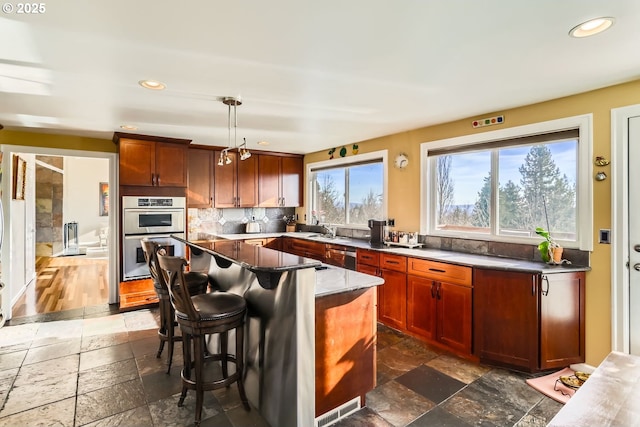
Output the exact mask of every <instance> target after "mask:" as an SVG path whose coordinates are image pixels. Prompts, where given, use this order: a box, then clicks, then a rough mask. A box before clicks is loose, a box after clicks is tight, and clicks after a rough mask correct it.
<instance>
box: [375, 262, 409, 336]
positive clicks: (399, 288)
mask: <svg viewBox="0 0 640 427" xmlns="http://www.w3.org/2000/svg"><path fill="white" fill-rule="evenodd" d="M381 276H382V278H383V279H384V284H382V285H380V286H378V320H379V321H380V322H382V323H384V324H385V325H387V326H391V327H392V328H395V329H399V330H401V331H402V330H405V329H406V326H407V274H406V273H402V272H399V271H393V270H382V273H381Z"/></svg>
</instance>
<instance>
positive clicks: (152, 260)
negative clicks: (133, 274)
mask: <svg viewBox="0 0 640 427" xmlns="http://www.w3.org/2000/svg"><path fill="white" fill-rule="evenodd" d="M140 244H141V245H142V252H143V253H144V260H145V261H146V263H147V267H149V273H151V278H152V279H153V281H154V283H156V284H158V285H163V284H164V282H163V281H162V279H161V278H159V277H158V276H159V275H158V255H157V254H158V250H159V249H160V248H161V245H160V244H159V243H157V242H154V241H153V240H149V239H147V238H144V239H142V240H141V242H140ZM162 287H163V288H166V285H165V286H162Z"/></svg>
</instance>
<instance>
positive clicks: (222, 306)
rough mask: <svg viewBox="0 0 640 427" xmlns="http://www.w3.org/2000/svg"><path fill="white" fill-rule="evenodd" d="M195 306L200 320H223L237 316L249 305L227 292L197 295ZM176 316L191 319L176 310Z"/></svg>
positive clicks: (193, 298) (242, 299)
mask: <svg viewBox="0 0 640 427" xmlns="http://www.w3.org/2000/svg"><path fill="white" fill-rule="evenodd" d="M191 301H193V306H194V308H195V309H196V311H197V312H198V313H199V314H200V320H202V321H208V320H223V319H226V318H230V317H234V316H237V315H239V314H241V313H243V312H244V311H245V310H246V309H247V303H246V302H245V300H244V298H242V297H241V296H239V295H236V294H232V293H227V292H210V293H208V294H202V295H195V296H193V297H192V298H191ZM176 316H178V318H181V319H185V320H194V319H189V318H188V316H187V315H186V314H184V313H181V312H179V311H178V310H176Z"/></svg>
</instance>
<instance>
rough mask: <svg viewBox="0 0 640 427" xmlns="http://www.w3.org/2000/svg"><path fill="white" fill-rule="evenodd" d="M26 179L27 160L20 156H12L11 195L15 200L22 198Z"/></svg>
mask: <svg viewBox="0 0 640 427" xmlns="http://www.w3.org/2000/svg"><path fill="white" fill-rule="evenodd" d="M26 181H27V161H26V160H24V159H22V158H20V156H16V155H15V154H14V156H13V195H12V197H13V198H14V199H15V200H24V191H25V188H26Z"/></svg>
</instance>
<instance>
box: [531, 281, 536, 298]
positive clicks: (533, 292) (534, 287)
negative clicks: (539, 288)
mask: <svg viewBox="0 0 640 427" xmlns="http://www.w3.org/2000/svg"><path fill="white" fill-rule="evenodd" d="M531 295H533V296H535V295H536V277H535V276H533V277H532V278H531Z"/></svg>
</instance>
